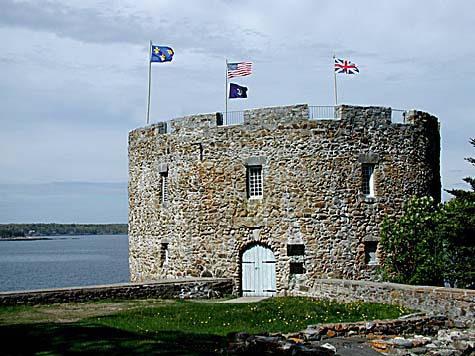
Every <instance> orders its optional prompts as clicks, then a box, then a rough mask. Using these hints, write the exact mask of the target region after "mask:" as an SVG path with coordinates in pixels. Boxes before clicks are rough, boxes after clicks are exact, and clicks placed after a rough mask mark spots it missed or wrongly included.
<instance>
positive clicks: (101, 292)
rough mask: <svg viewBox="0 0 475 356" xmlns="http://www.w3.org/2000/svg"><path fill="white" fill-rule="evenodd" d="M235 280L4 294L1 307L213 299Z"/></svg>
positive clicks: (225, 292)
mask: <svg viewBox="0 0 475 356" xmlns="http://www.w3.org/2000/svg"><path fill="white" fill-rule="evenodd" d="M232 290H233V282H232V280H231V279H210V278H203V279H194V280H191V279H188V280H186V279H182V280H175V281H162V282H155V283H128V284H115V285H105V286H92V287H76V288H61V289H44V290H35V291H25V292H0V305H18V304H52V303H79V302H91V301H98V300H106V299H139V298H142V299H146V298H159V299H209V298H219V297H223V296H225V295H230V294H231V293H232Z"/></svg>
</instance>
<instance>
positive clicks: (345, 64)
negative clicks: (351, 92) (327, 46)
mask: <svg viewBox="0 0 475 356" xmlns="http://www.w3.org/2000/svg"><path fill="white" fill-rule="evenodd" d="M334 59H335V73H338V74H356V73H359V71H360V70H359V69H358V67H357V66H356V64H354V63H351V62H350V61H349V60H347V59H338V58H334Z"/></svg>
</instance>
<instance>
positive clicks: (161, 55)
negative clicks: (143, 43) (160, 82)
mask: <svg viewBox="0 0 475 356" xmlns="http://www.w3.org/2000/svg"><path fill="white" fill-rule="evenodd" d="M174 54H175V52H173V50H172V49H171V48H170V47H165V46H154V45H152V57H151V58H150V62H158V63H163V62H171V60H172V59H173V55H174Z"/></svg>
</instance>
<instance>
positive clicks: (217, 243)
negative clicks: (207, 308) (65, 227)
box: [128, 105, 440, 295]
mask: <svg viewBox="0 0 475 356" xmlns="http://www.w3.org/2000/svg"><path fill="white" fill-rule="evenodd" d="M335 112H336V115H335V117H336V119H328V120H311V119H309V107H308V106H307V105H295V106H288V107H276V108H264V109H257V110H248V111H245V112H244V115H243V120H242V122H241V123H240V124H237V125H222V122H221V120H220V119H221V117H220V116H219V115H216V114H207V115H196V116H188V117H184V118H181V119H175V120H172V121H171V122H169V123H168V128H167V124H165V123H158V124H153V125H150V126H147V127H144V128H139V129H136V130H134V131H131V132H130V134H129V188H128V189H129V264H130V275H131V281H134V282H138V281H149V280H154V279H159V278H177V277H187V276H207V277H210V276H213V277H229V278H233V280H234V281H235V290H236V292H239V293H242V294H244V295H275V294H285V293H286V292H288V291H290V290H292V289H294V288H305V284H306V283H308V282H310V281H311V280H315V279H319V278H344V279H371V278H372V277H373V276H374V271H375V268H376V267H377V265H378V259H377V242H378V240H379V225H380V222H381V220H382V218H383V216H384V215H385V214H399V213H400V212H401V208H402V206H403V204H404V203H405V202H406V201H407V200H408V199H409V198H410V197H411V196H413V195H419V196H420V195H431V196H433V197H434V198H435V199H436V200H440V166H439V157H440V136H439V127H438V121H437V118H435V117H433V116H431V115H429V114H427V113H423V112H419V111H408V112H406V113H405V120H404V123H392V122H391V109H390V108H382V107H353V106H346V105H342V106H338V107H337V108H335Z"/></svg>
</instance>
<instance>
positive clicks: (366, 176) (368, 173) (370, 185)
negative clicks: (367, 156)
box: [362, 164, 374, 197]
mask: <svg viewBox="0 0 475 356" xmlns="http://www.w3.org/2000/svg"><path fill="white" fill-rule="evenodd" d="M362 176H363V185H362V190H363V195H364V196H367V197H374V165H373V164H363V166H362Z"/></svg>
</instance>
